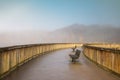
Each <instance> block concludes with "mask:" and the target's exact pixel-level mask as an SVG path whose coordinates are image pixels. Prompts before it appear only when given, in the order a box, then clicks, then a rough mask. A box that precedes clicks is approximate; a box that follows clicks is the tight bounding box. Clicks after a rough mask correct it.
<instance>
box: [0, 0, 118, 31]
mask: <svg viewBox="0 0 120 80" xmlns="http://www.w3.org/2000/svg"><path fill="white" fill-rule="evenodd" d="M74 23H79V24H86V25H90V24H112V25H120V0H0V32H1V31H11V30H15V31H17V30H28V29H30V30H31V29H37V30H39V29H40V30H54V29H57V28H61V27H65V26H67V25H71V24H74Z"/></svg>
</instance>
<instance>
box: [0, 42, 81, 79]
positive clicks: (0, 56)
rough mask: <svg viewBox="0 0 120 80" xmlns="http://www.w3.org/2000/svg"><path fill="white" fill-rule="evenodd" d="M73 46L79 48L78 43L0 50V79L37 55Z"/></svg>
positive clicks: (15, 47) (24, 46) (23, 46)
mask: <svg viewBox="0 0 120 80" xmlns="http://www.w3.org/2000/svg"><path fill="white" fill-rule="evenodd" d="M75 45H76V46H81V44H78V43H76V44H74V43H54V44H34V45H21V46H12V47H5V48H0V78H2V77H4V76H6V75H7V74H9V73H10V72H11V71H12V70H14V69H16V68H17V67H18V66H20V65H22V64H24V63H26V62H28V61H29V60H31V59H33V58H35V57H37V56H39V55H42V54H45V53H46V52H50V51H53V50H58V49H64V48H71V47H74V46H75Z"/></svg>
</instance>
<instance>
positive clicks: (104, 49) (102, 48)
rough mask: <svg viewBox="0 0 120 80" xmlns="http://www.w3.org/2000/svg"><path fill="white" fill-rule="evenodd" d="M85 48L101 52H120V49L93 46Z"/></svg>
mask: <svg viewBox="0 0 120 80" xmlns="http://www.w3.org/2000/svg"><path fill="white" fill-rule="evenodd" d="M83 47H87V48H92V49H97V50H101V51H112V52H120V49H119V48H105V47H99V46H98V47H97V46H91V45H88V44H87V45H83Z"/></svg>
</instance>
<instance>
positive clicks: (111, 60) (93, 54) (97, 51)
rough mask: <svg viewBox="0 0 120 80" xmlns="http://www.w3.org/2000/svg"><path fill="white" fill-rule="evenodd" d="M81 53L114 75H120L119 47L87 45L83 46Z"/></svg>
mask: <svg viewBox="0 0 120 80" xmlns="http://www.w3.org/2000/svg"><path fill="white" fill-rule="evenodd" d="M83 49H84V50H83V52H84V54H85V56H86V57H88V58H89V59H90V60H92V61H93V62H95V63H97V64H99V65H101V66H102V67H103V68H107V69H108V70H110V71H112V72H113V73H115V74H118V75H120V45H112V47H108V44H107V46H106V47H105V44H104V45H103V47H102V45H101V44H100V45H99V44H97V45H95V46H94V45H92V44H90V45H89V44H87V45H84V46H83Z"/></svg>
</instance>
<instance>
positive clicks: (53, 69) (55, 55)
mask: <svg viewBox="0 0 120 80" xmlns="http://www.w3.org/2000/svg"><path fill="white" fill-rule="evenodd" d="M71 53H73V52H72V50H71V49H64V50H59V51H54V52H50V53H49V54H46V55H42V56H39V57H37V58H35V59H33V60H31V61H29V62H28V63H26V64H24V65H22V66H20V67H19V68H18V69H17V70H15V71H13V72H12V73H11V74H9V75H8V76H7V77H6V78H4V79H2V80H120V78H118V77H117V76H115V75H113V74H111V73H110V72H107V71H105V70H103V69H101V68H99V67H98V66H96V65H95V64H94V63H92V62H90V61H89V60H88V59H86V58H85V57H84V55H83V54H81V55H80V58H79V61H78V62H77V63H75V64H73V63H71V61H70V58H69V56H68V55H69V54H71Z"/></svg>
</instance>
